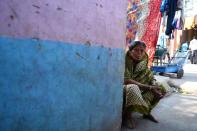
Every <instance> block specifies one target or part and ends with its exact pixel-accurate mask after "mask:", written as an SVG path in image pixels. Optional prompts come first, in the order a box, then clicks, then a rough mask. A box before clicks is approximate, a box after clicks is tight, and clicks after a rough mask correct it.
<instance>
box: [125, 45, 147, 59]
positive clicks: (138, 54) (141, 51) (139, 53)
mask: <svg viewBox="0 0 197 131" xmlns="http://www.w3.org/2000/svg"><path fill="white" fill-rule="evenodd" d="M145 49H146V48H145V47H144V46H142V45H137V46H136V47H134V48H133V49H132V50H131V51H129V52H130V56H131V58H132V59H133V60H135V61H140V60H142V58H143V57H144V55H145Z"/></svg>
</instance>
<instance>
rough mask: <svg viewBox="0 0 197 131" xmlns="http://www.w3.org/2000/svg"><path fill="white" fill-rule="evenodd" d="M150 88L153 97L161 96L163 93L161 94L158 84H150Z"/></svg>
mask: <svg viewBox="0 0 197 131" xmlns="http://www.w3.org/2000/svg"><path fill="white" fill-rule="evenodd" d="M150 90H151V91H152V92H153V94H154V95H155V97H157V98H162V97H163V96H164V95H163V94H162V91H161V89H160V88H159V87H158V86H150Z"/></svg>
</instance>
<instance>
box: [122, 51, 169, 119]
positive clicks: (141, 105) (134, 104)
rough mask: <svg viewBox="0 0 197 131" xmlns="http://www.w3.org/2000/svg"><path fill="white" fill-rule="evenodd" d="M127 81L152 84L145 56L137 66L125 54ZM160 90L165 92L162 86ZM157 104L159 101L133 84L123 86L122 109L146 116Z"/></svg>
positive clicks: (149, 92)
mask: <svg viewBox="0 0 197 131" xmlns="http://www.w3.org/2000/svg"><path fill="white" fill-rule="evenodd" d="M129 79H132V80H135V81H138V82H140V83H142V84H147V85H152V84H153V83H154V81H155V79H154V76H153V73H152V72H151V71H150V69H149V68H148V55H147V54H146V55H145V56H144V58H143V59H142V60H141V61H140V62H138V63H137V64H134V61H133V60H132V59H131V58H130V57H129V53H127V54H126V59H125V74H124V80H129ZM160 88H161V90H162V91H163V92H165V89H164V87H163V86H162V85H161V86H160ZM158 102H159V99H155V96H154V94H153V93H152V92H151V91H142V90H140V88H139V87H138V86H137V85H135V84H128V85H124V108H129V109H130V110H132V111H135V112H139V113H142V114H146V115H147V114H149V113H150V112H151V110H152V108H153V107H154V106H155V105H156V104H157V103H158Z"/></svg>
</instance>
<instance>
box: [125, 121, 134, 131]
mask: <svg viewBox="0 0 197 131" xmlns="http://www.w3.org/2000/svg"><path fill="white" fill-rule="evenodd" d="M125 126H126V127H127V128H130V129H134V128H135V127H136V125H135V122H134V121H133V120H132V119H129V120H126V123H125Z"/></svg>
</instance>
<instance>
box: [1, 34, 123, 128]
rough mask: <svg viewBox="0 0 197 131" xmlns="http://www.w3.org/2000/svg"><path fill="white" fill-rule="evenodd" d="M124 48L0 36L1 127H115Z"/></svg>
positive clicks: (119, 114) (117, 116) (118, 115)
mask: <svg viewBox="0 0 197 131" xmlns="http://www.w3.org/2000/svg"><path fill="white" fill-rule="evenodd" d="M123 63H124V50H123V49H120V48H117V49H116V48H113V49H110V48H105V47H102V46H97V47H96V46H94V47H93V46H91V45H86V44H84V45H83V43H82V44H72V43H62V42H57V41H43V40H36V39H16V38H10V37H0V98H1V99H0V130H1V131H9V130H15V131H31V130H32V131H33V130H34V131H35V130H36V131H97V130H98V131H105V130H106V131H115V130H119V128H120V124H121V110H122V82H123V81H122V80H123V69H124V68H123V67H124V64H123Z"/></svg>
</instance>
